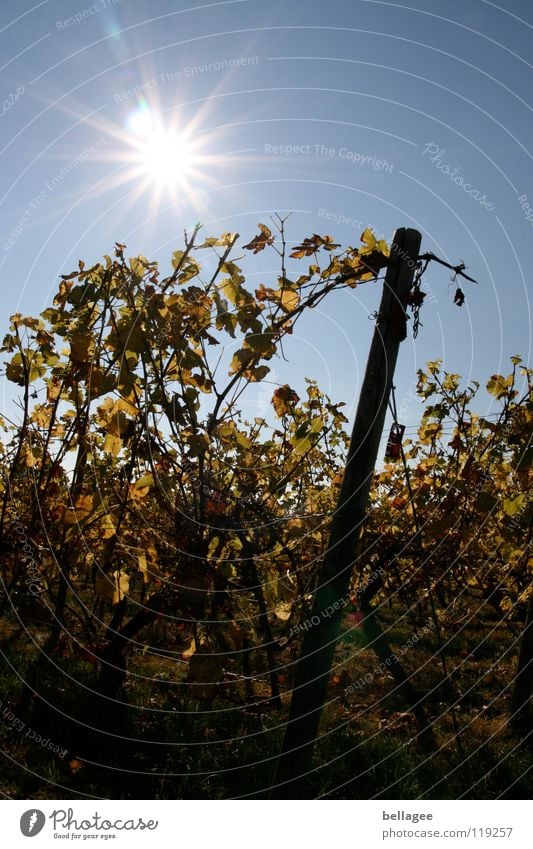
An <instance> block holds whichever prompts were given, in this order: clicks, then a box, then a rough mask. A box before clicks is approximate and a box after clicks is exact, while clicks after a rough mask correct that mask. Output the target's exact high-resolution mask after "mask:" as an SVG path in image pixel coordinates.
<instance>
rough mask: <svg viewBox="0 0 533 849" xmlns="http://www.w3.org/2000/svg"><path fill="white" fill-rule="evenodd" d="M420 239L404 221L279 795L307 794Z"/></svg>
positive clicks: (300, 674) (309, 636)
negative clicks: (306, 779)
mask: <svg viewBox="0 0 533 849" xmlns="http://www.w3.org/2000/svg"><path fill="white" fill-rule="evenodd" d="M420 242H421V236H420V233H419V232H418V230H413V229H410V228H405V227H401V228H400V229H398V230H396V232H395V234H394V238H393V242H392V246H391V255H390V263H389V266H388V268H387V274H386V276H385V281H384V290H383V296H382V298H381V304H380V307H379V313H378V318H377V321H376V328H375V331H374V336H373V339H372V344H371V347H370V353H369V355H368V362H367V367H366V372H365V377H364V380H363V385H362V387H361V394H360V397H359V404H358V407H357V413H356V417H355V423H354V426H353V431H352V436H351V441H350V447H349V449H348V458H347V463H346V469H345V472H344V478H343V481H342V486H341V490H340V494H339V500H338V504H337V509H336V511H335V514H334V516H333V519H332V524H331V531H330V538H329V544H328V548H327V550H326V553H325V556H324V560H323V563H322V568H321V570H320V575H319V579H318V589H317V591H316V594H315V600H314V605H313V619H314V618H318V620H319V622H318V624H317V625H315V626H313V627H312V628H311V629H310V630H309V631H307V632H306V634H305V636H304V639H303V644H302V651H301V655H300V658H299V660H298V663H297V667H296V680H295V685H294V690H293V694H292V701H291V707H290V714H289V720H288V724H287V729H286V733H285V740H284V743H283V749H282V752H281V755H280V758H279V762H278V767H277V772H276V777H275V780H274V785H273V788H272V792H271V796H272V798H276V799H299V798H305V796H304V795H303V792H304V791H303V788H304V784H303V782H304V779H305V776H306V774H307V773H308V772H309V769H310V766H311V758H312V753H313V745H314V741H315V738H316V735H317V730H318V724H319V721H320V716H321V713H322V708H323V706H324V701H325V698H326V687H327V682H328V678H329V673H330V670H331V663H332V660H333V653H334V650H335V644H336V641H337V638H338V634H339V628H340V622H341V617H342V610H343V605H342V604H341V601H342V600H344V599H346V596H347V594H348V590H349V585H350V577H351V575H352V570H353V567H354V564H355V560H356V552H357V542H358V539H359V535H360V531H361V527H362V524H363V521H364V518H365V513H366V508H367V504H368V496H369V491H370V484H371V482H372V475H373V473H374V467H375V464H376V457H377V453H378V449H379V443H380V438H381V434H382V432H383V426H384V423H385V415H386V411H387V405H388V401H389V396H390V391H391V387H392V380H393V376H394V369H395V367H396V360H397V357H398V350H399V347H400V342H401V341H402V340H403V339H405V337H406V314H405V303H406V298H407V295H408V293H409V290H410V288H411V285H412V282H413V276H414V272H415V268H416V261H417V258H418V256H419V254H420ZM326 611H328V613H327V614H326V615H324V614H325V613H326ZM331 611H332V612H331Z"/></svg>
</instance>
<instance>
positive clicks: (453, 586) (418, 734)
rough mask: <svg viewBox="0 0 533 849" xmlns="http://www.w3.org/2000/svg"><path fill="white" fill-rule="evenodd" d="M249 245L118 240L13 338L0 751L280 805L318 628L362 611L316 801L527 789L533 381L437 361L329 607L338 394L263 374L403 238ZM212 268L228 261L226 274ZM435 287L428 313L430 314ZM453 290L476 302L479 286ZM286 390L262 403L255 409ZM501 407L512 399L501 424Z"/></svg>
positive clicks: (336, 686) (350, 636)
mask: <svg viewBox="0 0 533 849" xmlns="http://www.w3.org/2000/svg"><path fill="white" fill-rule="evenodd" d="M277 225H278V231H277V232H276V233H273V232H272V231H271V229H269V227H267V226H266V225H264V224H261V225H259V232H258V234H257V235H255V236H254V237H253V239H252V240H251V241H249V242H248V243H247V244H246V245H244V246H241V248H240V251H241V257H242V252H243V250H244V251H246V254H245V257H246V260H245V264H246V265H248V264H250V265H251V266H253V262H254V257H255V255H256V254H258V253H262V252H263V251H267V252H271V253H272V255H273V258H274V260H275V262H276V263H277V266H278V267H279V275H278V276H277V278H276V280H275V283H274V284H273V288H269V287H268V286H267V285H265V284H260V285H259V286H258V288H257V289H255V290H253V289H252V288H251V287H250V286H247V283H246V275H245V273H244V271H243V263H242V262H241V259H240V258H239V257H237V258H235V255H236V253H237V250H238V244H237V242H238V237H237V235H236V234H232V233H224V234H222V235H221V236H220V237H218V238H207V239H205V240H204V241H201V237H200V232H199V228H197V229H196V230H194V232H192V233H191V234H189V235H187V234H186V236H185V241H184V245H183V248H182V249H181V250H176V251H174V253H173V254H172V268H171V271H170V273H169V275H168V276H166V277H163V276H162V274H161V272H160V269H159V267H158V265H157V263H155V262H151V261H149V260H148V259H147V258H146V257H144V256H138V257H135V258H127V255H126V250H127V249H126V246H125V245H122V244H118V243H117V244H115V247H114V252H113V254H112V255H110V256H109V255H107V256H105V257H104V258H103V261H102V262H98V263H97V264H95V265H93V266H92V267H86V266H85V265H84V263H83V262H81V261H80V263H79V268H78V269H76V270H75V271H74V272H73V273H71V274H68V275H66V276H64V277H63V278H62V280H61V282H60V285H59V288H58V291H57V293H56V295H55V297H54V299H53V302H52V304H51V305H50V306H49V307H48V308H47V309H45V310H44V311H43V312H42V313H41V315H40V316H38V317H29V316H23V315H22V314H16V315H14V316H12V317H11V324H10V326H9V328H8V329H7V333H6V334H5V336H4V338H3V342H2V347H1V350H2V355H3V363H4V368H5V378H6V385H7V386H8V387H9V394H10V395H11V396H12V399H13V400H12V401H10V402H6V411H5V414H4V416H3V417H2V419H1V420H0V426H1V428H2V443H1V454H0V472H1V481H0V486H1V491H0V499H1V508H0V509H1V513H0V565H1V579H2V593H1V596H0V605H1V614H2V615H1V619H0V648H1V664H2V676H1V682H2V683H1V687H0V701H1V705H0V718H1V720H2V721H1V723H0V738H1V745H2V750H3V753H4V763H3V769H4V791H5V792H6V793H7V794H8V795H9V796H10V797H11V798H35V799H38V798H87V797H89V798H90V797H97V798H125V799H126V798H133V799H135V798H149V799H176V798H178V799H190V798H210V799H224V798H234V797H247V798H267V797H268V795H269V792H270V789H271V788H272V785H273V783H274V781H275V770H276V760H277V757H278V754H279V752H280V750H281V746H282V742H283V736H284V731H285V726H286V723H287V716H288V711H289V706H290V701H291V692H292V689H293V685H294V678H295V669H296V666H297V662H298V658H299V655H300V650H301V644H302V640H303V639H304V637H305V635H306V634H308V633H309V632H310V631H312V629H314V628H317V627H319V626H320V623H321V622H322V621H325V620H328V619H329V618H330V617H332V616H333V615H334V614H337V613H339V611H340V612H341V614H342V625H341V633H340V636H339V639H338V641H337V642H336V645H335V655H334V659H333V668H332V672H331V676H330V678H329V684H328V690H327V699H326V704H325V708H324V711H323V713H322V718H321V724H320V728H319V734H318V737H317V740H316V745H315V749H314V760H313V769H312V770H311V771H310V772H309V773H308V774H307V775H306V776H305V777H304V779H303V791H302V793H303V797H304V798H317V797H322V796H325V797H328V798H338V799H350V798H354V799H357V798H374V797H376V798H377V797H379V798H413V797H415V798H463V797H464V798H498V797H505V798H527V794H528V787H529V780H530V775H528V771H529V769H530V763H531V737H530V709H529V702H530V698H531V692H532V688H533V595H532V583H531V578H532V566H533V553H532V550H531V545H532V520H533V511H532V504H531V491H532V484H533V472H532V467H533V447H532V445H531V432H532V422H533V394H532V393H533V371H532V370H531V369H529V368H527V366H526V364H523V363H522V361H521V359H520V357H519V356H516V357H513V358H512V362H510V363H509V366H508V368H507V369H506V371H507V372H508V373H506V374H487V375H483V376H480V379H481V378H483V380H484V383H483V385H482V386H481V385H480V384H479V383H477V382H476V381H474V380H470V381H468V382H466V381H465V380H463V378H462V377H461V376H460V375H459V374H455V373H450V372H449V371H447V370H446V364H445V363H443V362H441V361H440V360H435V361H432V362H429V363H427V364H426V365H425V366H424V367H423V368H421V369H419V371H418V374H417V381H418V382H417V396H418V401H419V403H420V409H421V416H420V421H419V424H418V426H417V427H416V428H413V429H412V432H410V433H409V438H404V439H403V440H401V439H400V440H398V439H397V438H396V439H395V440H394V439H393V443H394V444H391V445H390V446H389V449H388V451H387V454H386V457H385V459H384V461H383V462H382V463H380V464H379V465H378V467H377V469H376V472H375V474H374V477H373V480H372V485H371V492H370V502H369V505H368V509H367V513H366V519H365V522H364V525H363V527H362V529H361V531H360V536H359V539H358V545H357V552H356V560H355V566H354V569H353V574H351V578H350V588H349V592H348V593H347V594H346V595H345V596H342V597H338V598H336V599H335V600H334V601H333V602H332V604H331V605H330V606H327V607H325V608H324V609H323V610H320V611H319V613H318V614H317V612H316V610H313V598H314V596H315V592H316V590H317V582H318V573H319V566H320V563H321V560H322V558H323V556H324V553H325V551H326V549H327V546H328V539H329V533H330V526H331V519H332V517H333V515H334V514H335V510H336V505H337V501H338V495H339V490H340V487H341V484H342V480H343V474H344V468H345V463H346V451H347V446H348V434H347V432H346V426H347V424H348V420H347V417H346V416H345V415H344V413H343V406H344V405H343V403H342V402H341V401H340V400H339V399H337V398H330V397H328V395H327V394H325V393H324V392H323V391H322V390H321V389H320V387H319V386H318V384H317V383H316V382H315V381H314V380H313V379H311V377H309V378H308V379H307V382H306V384H305V387H304V388H303V389H302V388H300V387H298V388H297V389H295V388H293V387H292V386H291V385H289V384H283V385H278V386H277V388H275V387H273V386H271V384H270V383H269V382H268V379H269V374H270V371H271V368H272V362H273V361H275V359H276V358H277V357H280V356H283V357H286V358H287V359H288V360H289V361H290V359H291V334H292V333H293V330H294V327H295V325H296V323H297V322H298V320H299V319H300V318H301V317H302V316H304V315H305V314H307V312H308V311H309V310H311V309H312V308H313V307H316V306H317V305H318V304H320V303H321V302H322V301H323V300H324V299H325V298H327V297H328V295H329V294H330V293H331V292H333V291H339V290H342V289H344V288H348V289H350V288H355V287H359V286H360V287H361V288H362V290H363V288H364V287H365V286H367V285H368V286H380V285H381V283H380V281H381V280H382V279H383V278H382V272H383V270H384V269H385V268H386V267H387V265H388V262H389V247H388V246H387V244H386V243H385V242H384V241H381V240H377V239H376V238H375V237H374V235H373V234H372V232H371V231H370V230H365V231H364V233H363V235H362V240H361V245H360V246H358V247H357V248H351V247H349V248H347V249H342V248H341V246H340V245H339V244H337V243H336V242H334V241H333V239H332V238H331V237H330V236H318V235H316V234H313V235H312V236H311V237H309V238H306V239H303V240H302V242H301V243H300V244H299V245H296V247H294V249H292V250H291V251H290V260H291V262H292V263H294V262H298V263H300V264H301V274H300V276H298V277H296V276H294V279H289V277H288V275H287V270H286V264H287V260H288V259H289V249H288V248H287V247H286V238H285V226H284V225H285V222H284V221H283V220H282V219H278V221H277ZM204 258H209V262H207V263H206V269H207V267H208V268H209V271H207V270H203V267H202V265H203V262H204ZM420 283H421V285H423V280H422V281H420V279H419V280H418V282H417V288H416V290H413V292H412V297H411V300H410V302H409V303H408V307H409V309H410V310H411V312H412V314H413V317H415V318H417V317H418V312H419V311H420V309H421V308H422V309H423V300H424V293H423V291H421V289H420ZM458 292H459V293H460V294H457V293H456V302H457V303H458V304H459V305H460V304H461V303H462V300H463V299H464V295H463V293H462V292H461V290H458ZM253 384H264V386H265V392H268V398H269V404H268V410H267V411H266V412H265V414H264V416H261V417H253V418H252V420H248V418H247V417H246V415H245V414H244V412H243V404H242V399H243V398H245V397H246V392H247V391H249V390H250V387H252V385H253ZM489 401H490V410H491V412H490V414H486V415H484V414H483V413H482V412H481V411H482V410H483V409H484V408H486V407H487V405H488V402H489Z"/></svg>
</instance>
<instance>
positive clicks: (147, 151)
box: [139, 130, 193, 186]
mask: <svg viewBox="0 0 533 849" xmlns="http://www.w3.org/2000/svg"><path fill="white" fill-rule="evenodd" d="M139 165H140V170H141V172H143V174H144V175H145V176H146V177H147V178H148V179H151V180H153V182H154V183H156V184H157V183H158V184H161V185H162V186H173V185H176V184H179V183H182V182H183V181H184V180H186V179H187V178H188V177H190V176H191V173H192V166H193V153H192V149H191V147H190V145H188V144H187V142H186V141H185V139H184V138H183V137H181V136H180V135H178V134H176V133H173V132H171V131H167V132H165V131H163V130H154V131H152V132H150V133H149V134H148V136H147V137H146V138H145V140H144V142H143V143H142V144H141V146H140V149H139Z"/></svg>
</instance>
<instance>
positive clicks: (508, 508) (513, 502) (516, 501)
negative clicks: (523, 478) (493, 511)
mask: <svg viewBox="0 0 533 849" xmlns="http://www.w3.org/2000/svg"><path fill="white" fill-rule="evenodd" d="M525 502H526V496H525V493H523V492H521V493H520V495H515V496H514V498H513V497H511V498H505V499H504V502H503V512H504V513H505V514H506V515H507V516H515V515H516V514H517V513H520V511H521V510H522V509H523V508H524V504H525Z"/></svg>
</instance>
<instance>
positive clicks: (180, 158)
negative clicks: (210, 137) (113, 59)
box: [127, 101, 199, 195]
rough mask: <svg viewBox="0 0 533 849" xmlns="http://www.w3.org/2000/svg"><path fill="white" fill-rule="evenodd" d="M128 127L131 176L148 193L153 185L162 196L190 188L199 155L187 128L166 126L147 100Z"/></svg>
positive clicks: (196, 173) (173, 125) (196, 171)
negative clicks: (138, 181) (136, 179)
mask: <svg viewBox="0 0 533 849" xmlns="http://www.w3.org/2000/svg"><path fill="white" fill-rule="evenodd" d="M127 127H128V131H129V145H130V155H129V157H128V158H129V161H130V167H131V169H132V172H133V173H131V176H134V177H135V178H140V183H141V185H142V186H143V187H144V189H145V190H146V189H148V188H149V187H150V186H151V187H152V189H153V190H155V191H156V192H157V193H158V194H160V195H161V194H164V193H173V192H175V191H176V190H180V189H181V190H183V189H185V188H188V187H189V186H190V185H191V182H192V181H193V180H194V178H195V177H197V176H198V164H199V156H198V151H197V149H196V147H197V146H196V145H195V144H194V143H193V141H192V139H191V138H190V133H188V132H187V128H179V127H177V126H176V125H175V124H172V123H171V124H168V125H165V124H163V122H162V121H161V118H160V116H158V115H157V113H154V112H153V111H152V110H151V109H150V107H149V106H148V103H146V101H144V102H141V103H140V104H139V107H138V108H137V109H136V110H135V111H134V112H132V113H131V114H130V116H129V118H128V122H127Z"/></svg>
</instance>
